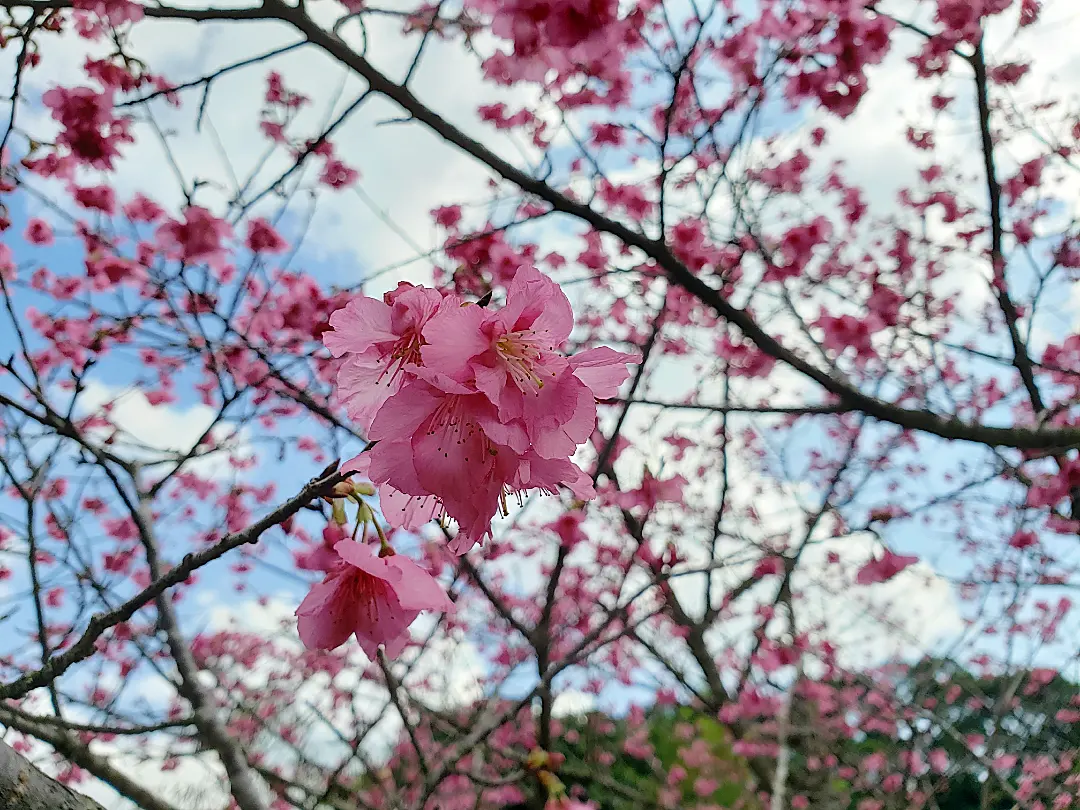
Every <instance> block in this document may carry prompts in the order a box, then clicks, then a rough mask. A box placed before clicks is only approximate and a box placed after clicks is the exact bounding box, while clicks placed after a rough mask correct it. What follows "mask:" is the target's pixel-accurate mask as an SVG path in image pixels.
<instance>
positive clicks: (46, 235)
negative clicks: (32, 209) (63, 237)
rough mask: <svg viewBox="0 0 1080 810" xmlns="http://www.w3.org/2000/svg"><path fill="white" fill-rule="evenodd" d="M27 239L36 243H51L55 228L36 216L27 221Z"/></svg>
mask: <svg viewBox="0 0 1080 810" xmlns="http://www.w3.org/2000/svg"><path fill="white" fill-rule="evenodd" d="M26 241H27V242H30V243H31V244H34V245H51V244H52V243H53V241H54V240H53V230H52V228H51V227H50V226H49V223H48V222H46V221H45V220H43V219H38V218H36V217H35V218H34V219H31V220H30V221H29V222H28V223H26Z"/></svg>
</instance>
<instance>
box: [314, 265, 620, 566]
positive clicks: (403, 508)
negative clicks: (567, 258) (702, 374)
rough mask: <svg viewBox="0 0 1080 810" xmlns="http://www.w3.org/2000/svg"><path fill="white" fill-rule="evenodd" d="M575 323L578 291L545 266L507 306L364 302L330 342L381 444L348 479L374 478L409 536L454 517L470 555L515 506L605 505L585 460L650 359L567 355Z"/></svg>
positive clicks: (512, 290) (401, 294)
mask: <svg viewBox="0 0 1080 810" xmlns="http://www.w3.org/2000/svg"><path fill="white" fill-rule="evenodd" d="M573 325H574V315H573V310H572V309H571V307H570V302H569V300H568V299H567V298H566V295H565V293H563V291H562V289H561V288H560V287H559V286H558V285H557V284H556V283H555V282H553V281H552V280H551V279H549V278H547V277H546V276H545V275H543V274H542V273H540V272H539V271H538V270H535V269H534V268H531V267H525V268H522V269H520V270H519V271H518V272H517V273H516V274H515V276H514V280H513V282H512V283H511V284H510V287H509V289H508V290H507V295H506V304H505V306H503V307H502V308H498V309H487V308H485V307H480V306H476V305H474V304H471V303H468V302H465V301H463V300H462V299H461V298H460V297H459V296H457V295H454V294H444V293H441V292H439V291H437V290H432V289H427V288H423V287H414V286H413V285H410V284H404V283H403V284H401V285H399V286H398V288H397V289H396V290H394V291H392V292H390V293H387V294H386V295H385V296H384V297H383V300H382V301H378V300H376V299H373V298H367V297H361V298H357V299H355V300H353V301H352V302H350V303H349V304H348V305H347V306H346V307H345V308H344V309H341V310H339V311H338V312H336V313H334V315H332V316H331V318H330V326H331V327H332V328H331V330H330V331H328V332H326V333H325V335H324V336H323V341H324V343H325V344H326V346H327V347H328V348H329V349H330V351H331V353H333V354H334V355H335V356H337V357H343V358H344V363H343V365H342V367H341V369H340V371H339V374H338V395H339V397H340V398H341V400H342V401H343V402H344V404H345V406H346V409H347V410H348V413H349V415H350V417H351V418H353V419H355V420H356V421H357V422H358V423H359V425H360V426H361V427H362V428H363V429H364V430H365V431H366V433H367V436H368V438H369V439H371V440H372V441H373V442H375V443H376V444H375V446H373V447H372V448H371V450H370V451H369V452H368V453H367V454H365V455H366V457H365V458H363V459H361V458H359V457H358V458H357V459H353V461H352V462H349V463H347V464H346V465H345V467H343V472H362V473H364V474H365V475H367V476H368V477H370V478H371V480H372V481H373V482H374V483H375V484H377V485H378V486H379V495H380V498H381V500H382V505H383V512H384V514H385V515H386V516H387V519H388V520H390V521H391V522H392V523H394V524H395V525H397V526H401V527H402V528H409V529H415V528H418V527H419V526H420V525H422V524H423V523H426V522H427V521H429V520H431V519H432V518H433V517H437V516H439V515H442V514H445V515H447V516H448V517H451V518H453V519H454V520H455V521H456V522H457V523H458V525H459V527H460V531H459V534H458V537H457V538H456V539H455V541H454V542H453V543H452V544H451V550H452V551H453V552H455V553H458V554H461V553H464V552H466V551H468V550H469V549H470V548H472V546H473V545H474V544H475V543H478V542H482V541H483V539H484V538H485V537H486V536H487V535H488V534H490V532H491V520H492V518H493V517H494V515H495V514H496V513H498V512H500V511H501V512H502V513H503V514H506V513H507V498H508V497H521V496H522V495H523V494H524V493H525V492H527V491H530V490H541V491H543V492H547V493H551V494H555V493H557V492H559V489H560V488H561V487H565V488H566V489H569V490H570V491H571V492H572V493H573V495H574V497H575V498H577V499H580V500H588V499H591V498H592V497H594V495H595V492H594V490H593V487H592V482H591V481H590V479H589V477H588V476H587V475H585V473H584V472H583V471H582V470H581V469H580V468H579V467H577V465H575V464H574V463H573V462H572V461H571V457H572V456H573V454H574V453H575V452H576V450H577V448H578V446H579V445H581V444H583V443H584V442H586V441H587V440H588V438H589V437H590V436H591V435H592V432H593V429H594V428H595V426H596V401H597V399H609V398H611V397H612V396H614V395H615V394H616V393H617V391H618V387H619V385H620V384H621V383H622V382H623V381H624V380H625V379H626V378H627V376H628V373H629V372H628V369H627V364H628V363H633V362H635V361H636V359H637V358H636V357H635V356H634V355H630V354H625V353H623V352H617V351H615V350H613V349H609V348H606V347H599V348H595V349H590V350H588V351H585V352H582V353H580V354H578V355H575V356H572V357H567V356H566V355H565V354H563V352H562V350H561V349H562V346H563V344H564V343H565V342H566V340H567V338H569V336H570V332H571V330H572V329H573Z"/></svg>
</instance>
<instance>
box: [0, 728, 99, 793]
mask: <svg viewBox="0 0 1080 810" xmlns="http://www.w3.org/2000/svg"><path fill="white" fill-rule="evenodd" d="M0 808H3V810H105V808H103V807H102V806H101V805H100V804H98V803H97V802H95V801H94V800H93V799H88V798H87V797H86V796H83V795H81V794H78V793H76V792H75V791H73V790H71V789H69V788H66V787H64V786H63V785H61V784H60V783H59V782H57V781H56V780H55V779H51V778H49V777H48V776H46V775H45V774H43V773H42V772H41V771H39V770H38V769H37V768H35V767H34V766H33V765H31V764H30V763H29V762H27V761H26V760H25V759H23V758H22V757H21V756H19V755H18V754H16V753H15V751H14V750H13V749H12V748H11V746H9V745H7V744H6V743H4V741H3V740H0Z"/></svg>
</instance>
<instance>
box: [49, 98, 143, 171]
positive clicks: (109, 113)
mask: <svg viewBox="0 0 1080 810" xmlns="http://www.w3.org/2000/svg"><path fill="white" fill-rule="evenodd" d="M41 100H42V102H43V103H44V104H45V106H46V107H48V108H49V109H50V110H52V117H53V118H54V119H55V120H56V121H58V122H59V123H60V127H61V131H60V134H59V135H58V136H57V139H56V142H57V143H58V144H63V145H64V146H66V147H67V148H68V149H69V150H70V151H71V154H72V156H73V157H74V158H75V159H76V160H77V161H79V162H80V163H85V164H87V165H89V166H92V167H93V168H95V169H111V168H112V167H113V158H116V157H119V155H120V150H119V149H118V148H117V147H118V145H119V144H121V143H132V142H133V141H134V139H133V138H132V137H131V135H130V133H129V132H128V128H129V121H128V119H126V118H115V117H114V116H113V92H112V91H111V90H108V91H106V92H98V91H97V90H92V89H91V88H89V87H73V88H66V87H54V88H52V89H51V90H48V91H46V92H45V93H44V95H42V97H41Z"/></svg>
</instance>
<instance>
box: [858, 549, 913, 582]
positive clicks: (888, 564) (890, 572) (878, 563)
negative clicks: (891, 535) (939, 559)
mask: <svg viewBox="0 0 1080 810" xmlns="http://www.w3.org/2000/svg"><path fill="white" fill-rule="evenodd" d="M918 561H919V558H918V557H911V556H909V555H906V554H893V553H892V552H891V551H889V550H888V549H885V554H884V556H882V558H881V559H880V560H871V561H870V562H868V563H866V565H864V566H863V567H862V568H860V569H859V573H858V574H856V576H855V581H856V582H857V583H859V584H860V585H870V584H871V583H874V582H886V581H888V580H890V579H892V578H893V577H895V576H896V575H897V574H899V573H900V572H901V571H903V570H904V569H905V568H907V567H908V566H909V565H914V564H915V563H917V562H918Z"/></svg>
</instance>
